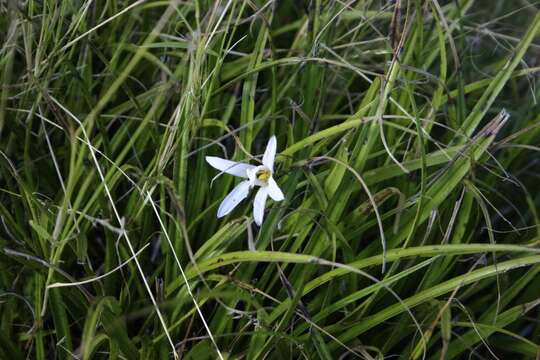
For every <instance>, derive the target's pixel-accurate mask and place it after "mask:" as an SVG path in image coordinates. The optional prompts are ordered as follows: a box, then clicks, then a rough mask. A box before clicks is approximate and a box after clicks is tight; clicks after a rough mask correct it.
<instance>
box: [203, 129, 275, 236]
mask: <svg viewBox="0 0 540 360" xmlns="http://www.w3.org/2000/svg"><path fill="white" fill-rule="evenodd" d="M276 148H277V143H276V137H275V136H272V137H271V138H270V140H269V141H268V145H266V150H265V151H264V155H263V159H262V165H259V166H255V165H250V164H246V163H241V162H235V161H230V160H225V159H221V158H218V157H215V156H207V157H206V161H207V162H208V164H210V165H211V166H212V167H214V168H216V169H218V170H219V171H221V172H224V173H227V174H230V175H234V176H238V177H241V178H244V179H246V180H244V181H242V182H241V183H240V184H238V185H236V187H235V188H234V189H233V190H232V191H231V192H230V193H229V194H228V195H227V196H226V197H225V199H223V201H222V202H221V204H220V205H219V209H218V213H217V217H218V218H221V217H223V216H225V215H227V214H229V213H230V212H231V211H232V210H233V209H234V208H235V207H236V206H237V205H238V204H239V203H240V202H241V201H242V200H244V199H245V198H246V197H247V196H248V195H249V191H250V189H252V188H254V187H255V186H258V187H260V189H259V191H257V194H255V199H254V201H253V218H254V219H255V223H256V224H257V225H259V226H261V224H262V222H263V217H264V206H265V204H266V198H267V197H268V196H269V195H270V197H271V198H272V199H273V200H274V201H281V200H283V199H284V198H285V197H284V196H283V192H282V191H281V189H280V188H279V186H278V184H277V183H276V181H275V180H274V178H273V174H274V159H275V157H276Z"/></svg>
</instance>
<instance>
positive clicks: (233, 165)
mask: <svg viewBox="0 0 540 360" xmlns="http://www.w3.org/2000/svg"><path fill="white" fill-rule="evenodd" d="M206 162H207V163H209V164H210V165H211V166H212V167H213V168H216V169H218V170H219V171H222V172H224V173H227V174H231V175H234V176H239V177H243V178H247V170H248V169H251V168H253V167H254V166H253V165H249V164H244V163H241V162H236V161H230V160H225V159H222V158H218V157H215V156H207V157H206Z"/></svg>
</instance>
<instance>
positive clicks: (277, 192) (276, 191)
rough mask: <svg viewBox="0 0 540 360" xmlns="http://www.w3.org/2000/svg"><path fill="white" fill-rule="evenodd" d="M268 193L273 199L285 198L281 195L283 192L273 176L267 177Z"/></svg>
mask: <svg viewBox="0 0 540 360" xmlns="http://www.w3.org/2000/svg"><path fill="white" fill-rule="evenodd" d="M267 188H268V195H270V197H271V198H272V200H274V201H281V200H283V199H285V196H284V195H283V192H282V191H281V189H280V188H279V186H278V184H277V183H276V181H275V180H274V178H273V177H271V178H270V179H268V186H267Z"/></svg>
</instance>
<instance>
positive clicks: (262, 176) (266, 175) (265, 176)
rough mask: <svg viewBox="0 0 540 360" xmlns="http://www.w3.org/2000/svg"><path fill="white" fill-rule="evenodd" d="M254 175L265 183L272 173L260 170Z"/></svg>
mask: <svg viewBox="0 0 540 360" xmlns="http://www.w3.org/2000/svg"><path fill="white" fill-rule="evenodd" d="M255 175H256V176H257V179H258V180H260V181H264V182H266V181H268V179H270V176H272V172H271V171H270V170H268V169H262V170H259V171H257V174H255Z"/></svg>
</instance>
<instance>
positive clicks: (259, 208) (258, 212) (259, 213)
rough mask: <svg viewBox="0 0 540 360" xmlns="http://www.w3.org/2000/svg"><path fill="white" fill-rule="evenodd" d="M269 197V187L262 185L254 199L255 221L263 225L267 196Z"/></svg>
mask: <svg viewBox="0 0 540 360" xmlns="http://www.w3.org/2000/svg"><path fill="white" fill-rule="evenodd" d="M267 197H268V189H267V188H266V187H261V188H260V189H259V191H257V194H256V195H255V200H254V201H253V218H254V219H255V223H256V224H257V225H259V226H261V224H262V222H263V218H264V205H265V204H266V198H267Z"/></svg>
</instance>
